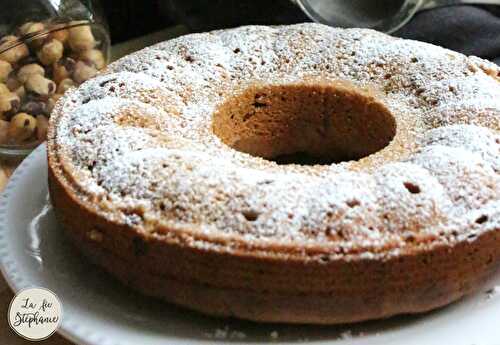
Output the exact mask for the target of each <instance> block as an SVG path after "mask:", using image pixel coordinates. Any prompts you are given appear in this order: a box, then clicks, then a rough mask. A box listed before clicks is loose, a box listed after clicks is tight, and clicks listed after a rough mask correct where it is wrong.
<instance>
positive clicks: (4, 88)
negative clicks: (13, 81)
mask: <svg viewBox="0 0 500 345" xmlns="http://www.w3.org/2000/svg"><path fill="white" fill-rule="evenodd" d="M9 92H10V90H9V88H8V87H7V85H5V84H2V83H0V95H1V94H3V93H9Z"/></svg>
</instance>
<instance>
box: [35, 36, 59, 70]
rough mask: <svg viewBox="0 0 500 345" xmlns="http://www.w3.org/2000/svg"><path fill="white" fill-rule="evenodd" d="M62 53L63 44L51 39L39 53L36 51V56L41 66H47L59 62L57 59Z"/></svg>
mask: <svg viewBox="0 0 500 345" xmlns="http://www.w3.org/2000/svg"><path fill="white" fill-rule="evenodd" d="M63 52H64V46H63V44H62V43H61V42H59V41H58V40H55V39H52V40H50V41H49V42H47V43H45V44H44V45H43V46H42V48H41V49H40V51H38V53H37V56H38V59H39V60H40V62H41V63H42V64H44V65H45V66H48V65H52V64H53V63H54V62H57V61H59V59H61V58H62V56H63Z"/></svg>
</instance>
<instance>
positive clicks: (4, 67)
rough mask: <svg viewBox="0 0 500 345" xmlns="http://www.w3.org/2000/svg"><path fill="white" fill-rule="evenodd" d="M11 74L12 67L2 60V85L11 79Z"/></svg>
mask: <svg viewBox="0 0 500 345" xmlns="http://www.w3.org/2000/svg"><path fill="white" fill-rule="evenodd" d="M10 72H12V66H11V64H10V63H8V62H7V61H3V60H0V83H3V82H5V81H6V80H7V78H8V77H9V74H10Z"/></svg>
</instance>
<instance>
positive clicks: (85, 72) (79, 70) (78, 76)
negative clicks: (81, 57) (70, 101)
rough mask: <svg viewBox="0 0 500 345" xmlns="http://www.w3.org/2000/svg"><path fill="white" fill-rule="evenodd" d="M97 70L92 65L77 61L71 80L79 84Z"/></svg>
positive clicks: (93, 74) (92, 75)
mask: <svg viewBox="0 0 500 345" xmlns="http://www.w3.org/2000/svg"><path fill="white" fill-rule="evenodd" d="M97 72H98V71H97V69H95V68H94V67H92V66H89V65H87V64H86V63H85V62H82V61H78V62H77V63H76V65H75V71H74V72H73V80H74V81H75V82H77V83H78V84H81V83H83V82H84V81H86V80H88V79H90V78H92V77H94V76H95V75H96V74H97Z"/></svg>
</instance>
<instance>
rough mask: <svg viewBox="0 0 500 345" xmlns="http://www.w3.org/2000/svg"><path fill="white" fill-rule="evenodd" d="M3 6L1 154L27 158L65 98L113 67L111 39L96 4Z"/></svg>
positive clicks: (42, 1) (21, 1)
mask: <svg viewBox="0 0 500 345" xmlns="http://www.w3.org/2000/svg"><path fill="white" fill-rule="evenodd" d="M0 4H1V6H2V8H1V11H0V156H2V157H10V156H24V155H27V154H28V153H29V152H31V150H33V148H35V147H36V146H37V145H38V144H40V143H41V142H43V141H44V140H45V137H46V133H47V124H48V118H49V116H50V112H51V111H52V109H53V107H54V105H55V103H56V102H57V100H58V99H59V98H60V97H61V95H62V94H64V92H65V91H66V90H68V89H69V88H71V87H73V86H77V85H79V84H80V83H82V82H84V81H85V80H87V79H89V78H91V77H93V76H94V75H95V74H97V73H98V71H99V70H100V69H102V68H104V67H105V66H106V65H107V63H108V61H109V56H110V39H109V34H108V29H107V26H106V22H105V20H104V18H103V17H102V15H101V12H100V10H99V7H97V6H96V5H97V4H96V2H95V1H83V0H82V1H77V0H2V1H1V3H0Z"/></svg>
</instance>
